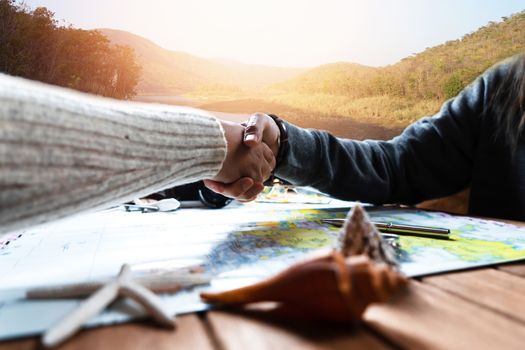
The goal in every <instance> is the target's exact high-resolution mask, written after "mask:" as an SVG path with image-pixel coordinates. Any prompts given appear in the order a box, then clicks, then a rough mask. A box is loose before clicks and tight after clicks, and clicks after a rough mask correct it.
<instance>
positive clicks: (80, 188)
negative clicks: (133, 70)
mask: <svg viewBox="0 0 525 350" xmlns="http://www.w3.org/2000/svg"><path fill="white" fill-rule="evenodd" d="M225 156H226V141H225V138H224V133H223V130H222V128H221V126H220V124H219V122H218V121H217V120H216V119H215V118H214V117H213V116H212V115H210V114H209V113H207V112H204V111H201V110H196V109H191V108H183V107H170V106H161V105H150V104H139V103H130V102H122V101H114V100H111V99H105V98H100V97H94V96H91V95H87V94H81V93H78V92H74V91H71V90H68V89H62V88H57V87H53V86H49V85H45V84H41V83H36V82H32V81H29V80H25V79H20V78H14V77H10V76H6V75H3V74H0V234H2V233H6V232H9V231H13V230H18V229H22V228H24V227H27V226H30V225H34V224H38V223H43V222H46V221H50V220H53V219H57V218H61V217H65V216H67V215H70V214H73V213H78V212H81V211H85V210H87V209H96V208H104V207H109V206H111V205H114V204H119V203H123V202H125V201H128V200H130V199H133V198H137V197H140V196H143V195H146V194H149V193H152V192H155V191H157V190H161V189H164V188H167V187H170V186H174V185H177V184H181V183H184V182H191V181H196V180H199V179H204V178H209V177H213V176H214V175H215V174H216V173H217V172H218V171H219V169H220V168H221V165H222V162H223V160H224V158H225Z"/></svg>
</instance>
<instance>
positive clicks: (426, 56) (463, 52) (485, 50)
mask: <svg viewBox="0 0 525 350" xmlns="http://www.w3.org/2000/svg"><path fill="white" fill-rule="evenodd" d="M524 49H525V11H522V12H520V13H517V14H515V15H513V16H510V17H508V18H507V17H504V18H503V19H502V21H501V22H490V23H488V24H487V25H486V26H484V27H481V28H479V29H478V30H476V31H475V32H473V33H470V34H467V35H465V36H464V37H462V38H461V39H458V40H452V41H448V42H446V43H444V44H442V45H438V46H435V47H432V48H427V49H426V50H425V51H423V52H421V53H419V54H416V55H412V56H410V57H407V58H405V59H403V60H401V61H400V62H398V63H396V64H394V65H390V66H386V67H381V68H370V67H365V66H359V65H355V64H352V63H339V64H333V65H326V66H322V67H318V68H315V69H313V70H311V71H308V72H306V73H304V74H303V75H301V76H299V77H297V78H295V79H292V80H291V81H289V82H286V83H284V84H277V85H275V86H274V88H275V89H278V90H284V91H293V92H302V93H321V94H332V95H333V94H335V95H342V96H346V97H353V98H362V97H371V96H384V95H388V96H395V97H408V98H418V99H421V98H423V99H437V100H444V99H446V98H449V97H452V96H455V95H456V94H457V93H458V92H459V91H460V90H461V89H462V88H463V87H464V86H465V85H467V84H468V83H469V82H471V81H472V80H473V79H474V78H475V77H476V76H478V75H479V74H481V73H482V72H483V71H485V70H486V69H487V68H489V67H490V66H492V65H493V64H495V63H496V62H498V61H500V60H502V59H504V58H506V57H509V56H512V55H515V54H517V53H520V52H523V51H524Z"/></svg>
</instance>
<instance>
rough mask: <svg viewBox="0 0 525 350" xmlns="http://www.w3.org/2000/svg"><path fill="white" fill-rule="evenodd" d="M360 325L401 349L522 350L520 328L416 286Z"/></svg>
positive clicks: (372, 311)
mask: <svg viewBox="0 0 525 350" xmlns="http://www.w3.org/2000/svg"><path fill="white" fill-rule="evenodd" d="M522 292H523V291H522ZM522 300H523V299H522ZM365 320H366V322H367V324H368V325H369V326H370V327H372V328H373V329H375V330H376V331H377V332H379V333H381V334H382V335H384V336H385V337H387V338H389V339H390V340H391V341H392V342H394V343H395V344H398V345H399V346H401V347H404V348H411V349H429V348H432V349H523V344H524V342H523V334H525V326H524V325H523V324H522V323H520V322H516V321H514V320H512V319H509V318H508V317H505V316H503V315H501V314H498V313H495V312H493V311H491V310H489V309H486V308H483V307H480V306H479V305H477V304H474V303H471V302H469V301H466V300H465V299H462V298H460V297H457V296H455V295H453V294H451V293H449V292H446V291H443V290H441V289H438V288H436V287H434V286H432V285H428V284H424V283H421V282H417V281H412V282H411V283H410V286H409V288H407V291H406V292H405V293H400V294H398V295H397V296H396V297H394V298H393V299H392V300H390V301H389V302H388V303H385V304H377V305H372V306H371V307H369V309H368V310H367V311H366V313H365Z"/></svg>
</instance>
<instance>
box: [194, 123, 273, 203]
mask: <svg viewBox="0 0 525 350" xmlns="http://www.w3.org/2000/svg"><path fill="white" fill-rule="evenodd" d="M221 124H222V127H223V129H224V135H225V137H226V141H227V153H226V159H225V160H224V162H223V164H222V168H221V170H220V171H219V173H218V174H217V175H216V176H215V177H214V178H212V179H208V180H204V183H205V185H206V186H207V187H208V188H209V189H211V190H212V191H215V192H217V193H221V194H222V195H224V196H227V197H231V198H236V199H238V200H241V201H251V200H253V199H255V197H257V195H258V194H259V193H260V192H261V191H262V190H263V189H264V185H263V182H264V181H265V180H267V179H268V178H269V177H270V175H271V173H272V171H273V169H274V168H275V159H276V157H277V153H278V151H279V129H278V128H277V125H276V124H275V123H274V121H273V120H272V119H271V118H270V117H269V116H268V115H266V114H263V113H256V114H254V115H252V116H251V117H250V119H249V120H248V122H247V123H246V126H245V127H244V126H243V125H241V124H236V123H232V122H227V121H221Z"/></svg>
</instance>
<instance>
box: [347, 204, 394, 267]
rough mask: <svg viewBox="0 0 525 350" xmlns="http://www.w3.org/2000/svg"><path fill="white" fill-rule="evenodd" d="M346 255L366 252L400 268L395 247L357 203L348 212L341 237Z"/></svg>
mask: <svg viewBox="0 0 525 350" xmlns="http://www.w3.org/2000/svg"><path fill="white" fill-rule="evenodd" d="M339 244H340V248H339V249H340V251H341V253H342V254H343V255H344V256H352V255H360V254H364V255H367V256H368V257H370V259H372V260H373V261H375V262H378V263H385V264H388V265H390V266H392V267H394V268H396V269H397V268H398V262H397V259H396V254H395V251H394V249H393V248H392V246H391V245H390V244H388V243H387V242H386V241H385V240H383V238H382V236H381V234H380V233H379V231H378V230H377V228H376V227H375V225H374V224H373V223H372V221H371V220H370V217H369V216H368V214H367V213H366V212H365V210H364V209H363V207H362V206H360V205H359V204H356V205H355V206H354V207H353V208H352V210H350V211H349V212H348V215H347V217H346V221H345V224H344V225H343V228H342V230H341V235H340V238H339Z"/></svg>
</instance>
